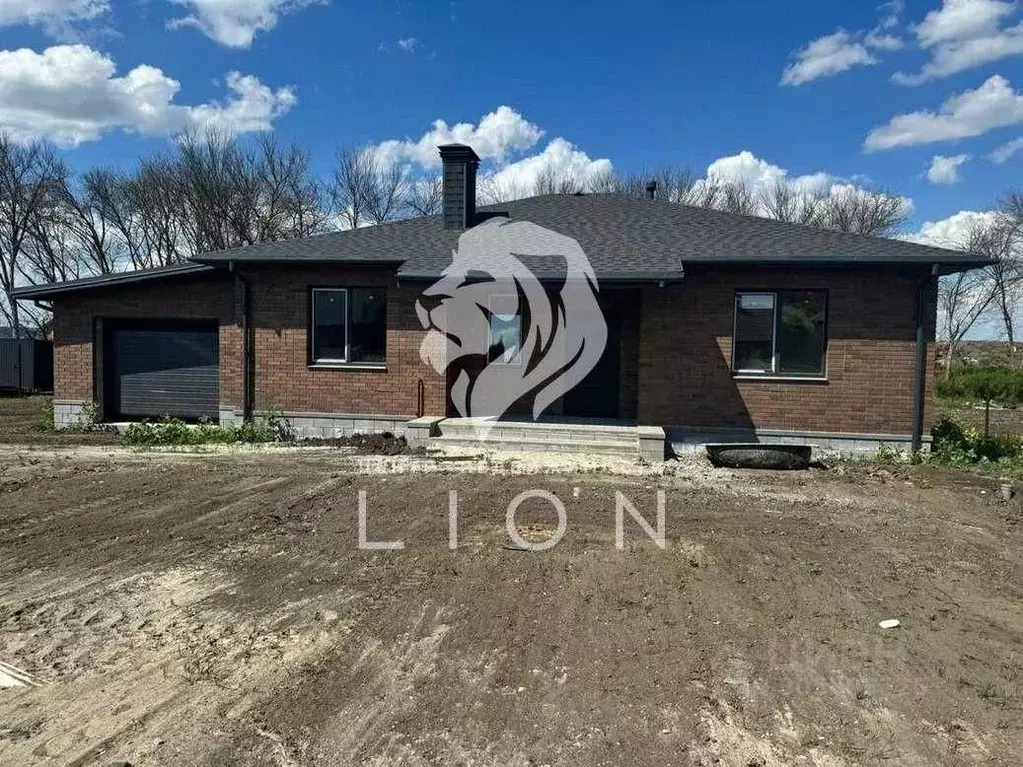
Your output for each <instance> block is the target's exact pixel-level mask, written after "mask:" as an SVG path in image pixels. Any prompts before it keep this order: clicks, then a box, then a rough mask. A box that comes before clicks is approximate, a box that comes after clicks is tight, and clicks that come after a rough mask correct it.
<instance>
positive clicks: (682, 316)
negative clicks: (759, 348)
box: [639, 268, 936, 434]
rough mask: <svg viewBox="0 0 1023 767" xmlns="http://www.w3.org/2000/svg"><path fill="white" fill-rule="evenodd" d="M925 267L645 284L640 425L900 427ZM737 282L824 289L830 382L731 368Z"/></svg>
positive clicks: (697, 273) (931, 311)
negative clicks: (735, 372) (743, 373)
mask: <svg viewBox="0 0 1023 767" xmlns="http://www.w3.org/2000/svg"><path fill="white" fill-rule="evenodd" d="M923 276H925V274H914V275H907V274H899V273H895V272H891V271H882V270H862V271H853V272H849V271H838V270H811V269H802V270H799V269H781V268H774V269H763V268H762V269H759V270H754V269H744V270H742V271H737V270H717V271H714V272H711V271H707V270H692V271H691V272H689V273H687V275H686V279H685V281H684V282H683V283H681V284H679V285H670V286H667V287H665V288H656V287H648V288H645V289H644V290H643V302H642V310H641V320H640V355H639V356H640V362H639V421H640V423H642V424H649V425H671V426H692V427H734V428H746V427H751V426H755V427H759V428H776V429H802V430H808V431H830V432H854V433H872V434H908V433H909V432H910V431H911V424H912V401H913V376H914V365H915V348H916V344H915V340H916V298H915V296H916V285H917V284H918V281H919V280H920V278H921V277H923ZM745 288H753V289H799V288H825V289H827V290H828V338H829V341H828V352H827V382H825V383H817V382H795V381H790V382H786V381H784V380H768V381H760V380H758V381H740V380H736V379H735V378H734V377H733V376H732V373H731V351H732V350H731V342H732V341H731V338H732V322H733V312H734V293H735V290H737V289H745ZM929 304H930V305H929V307H928V310H927V318H928V319H927V323H928V328H929V335H930V339H931V341H932V343H931V344H930V348H929V350H928V366H927V373H928V381H927V386H928V396H927V403H928V407H927V409H926V411H925V428H929V425H930V418H931V408H930V387H931V384H932V378H933V376H932V373H933V360H934V345H933V337H934V324H935V304H936V297H935V295H934V294H933V292H932V294H931V295H930V297H929Z"/></svg>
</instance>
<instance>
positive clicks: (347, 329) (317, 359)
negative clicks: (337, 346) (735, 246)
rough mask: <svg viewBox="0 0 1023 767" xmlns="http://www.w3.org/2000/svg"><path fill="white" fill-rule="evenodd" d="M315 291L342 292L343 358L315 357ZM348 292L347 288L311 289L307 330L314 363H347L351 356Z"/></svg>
mask: <svg viewBox="0 0 1023 767" xmlns="http://www.w3.org/2000/svg"><path fill="white" fill-rule="evenodd" d="M317 293H342V294H344V297H345V305H344V311H343V312H342V314H341V321H342V322H343V323H344V326H345V356H344V359H337V358H336V357H317V356H316V294H317ZM350 298H351V297H350V296H349V294H348V288H313V290H312V308H311V311H310V315H311V316H310V320H311V322H310V325H311V327H310V328H309V332H310V333H311V334H312V345H311V347H310V357H311V358H312V359H311V361H312V363H313V364H314V365H347V364H348V360H349V359H351V356H352V348H351V346H352V333H351V330H352V329H351V327H350V325H351V320H350V318H349V312H348V302H349V300H350Z"/></svg>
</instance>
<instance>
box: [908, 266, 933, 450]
mask: <svg viewBox="0 0 1023 767" xmlns="http://www.w3.org/2000/svg"><path fill="white" fill-rule="evenodd" d="M937 276H938V265H937V264H935V265H934V266H932V267H931V274H930V276H929V277H927V278H926V279H924V280H921V281H920V283H919V284H918V285H917V288H916V369H915V370H914V379H913V434H912V440H911V442H910V448H909V449H910V454H911V455H913V456H916V455H919V453H920V448H921V447H922V445H923V436H924V435H923V432H924V406H925V404H926V399H927V328H926V327H925V323H926V317H925V311H924V308H925V307H924V299H925V293H924V291H927V290H929V289H930V287H931V285H932V284H933V283H934V280H935V279H936V278H937Z"/></svg>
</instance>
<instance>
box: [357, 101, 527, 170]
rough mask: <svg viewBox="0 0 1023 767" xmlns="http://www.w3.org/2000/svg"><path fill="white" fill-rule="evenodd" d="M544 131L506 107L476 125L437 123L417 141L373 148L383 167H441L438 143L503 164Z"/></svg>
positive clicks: (408, 140) (387, 144)
mask: <svg viewBox="0 0 1023 767" xmlns="http://www.w3.org/2000/svg"><path fill="white" fill-rule="evenodd" d="M542 135H543V131H542V130H540V129H539V128H538V127H537V126H536V125H534V124H533V123H531V122H529V121H528V120H526V119H525V118H524V117H523V116H522V115H520V114H519V113H518V112H516V111H515V110H514V109H512V108H511V107H508V106H500V107H498V108H497V109H495V110H494V111H493V112H491V113H490V114H487V115H484V116H483V117H482V118H481V119H480V121H479V123H478V124H477V125H473V124H472V123H458V124H457V125H448V124H447V123H446V122H445V121H444V120H437V121H435V122H434V123H433V127H432V128H431V129H430V130H428V131H427V132H426V133H424V134H423V135H422V136H421V137H420V138H418V139H416V140H414V141H413V140H410V139H405V140H402V141H398V140H391V141H384V142H383V143H381V144H378V145H377V146H376V147H374V148H373V150H374V153H375V155H376V158H377V161H378V162H380V163H381V164H382V165H390V164H392V163H395V162H413V163H416V164H417V165H420V166H422V167H424V168H436V167H439V166H440V155H438V154H437V147H438V146H440V145H441V144H468V145H469V146H471V147H472V148H473V149H474V150H475V151H476V154H478V155H479V156H480V159H482V160H496V161H498V162H504V161H505V159H506V157H507V156H508V154H509V153H515V152H524V151H526V150H527V149H531V148H532V147H533V146H534V145H535V144H536V142H537V141H539V140H540V137H541V136H542Z"/></svg>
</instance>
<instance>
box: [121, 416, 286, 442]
mask: <svg viewBox="0 0 1023 767" xmlns="http://www.w3.org/2000/svg"><path fill="white" fill-rule="evenodd" d="M290 437H291V435H290V432H289V431H288V428H287V422H286V421H285V420H284V418H283V416H282V415H281V413H280V412H279V411H269V412H267V413H265V414H261V415H259V416H257V417H256V418H252V419H250V420H248V421H245V422H244V423H242V424H240V425H238V426H234V425H232V426H219V425H217V424H215V423H212V422H211V421H209V420H203V421H200V422H199V424H198V425H196V426H190V425H188V424H186V423H185V422H184V421H182V420H181V419H180V418H171V417H169V416H165V417H163V418H161V419H160V420H159V421H156V422H155V423H154V422H151V421H142V422H141V423H133V424H131V425H130V426H129V427H128V428H127V429H125V430H124V434H122V435H121V441H122V442H124V443H125V444H128V445H136V446H138V447H158V446H167V445H211V444H219V445H232V444H239V443H247V444H261V443H267V442H282V441H284V440H286V439H290Z"/></svg>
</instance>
